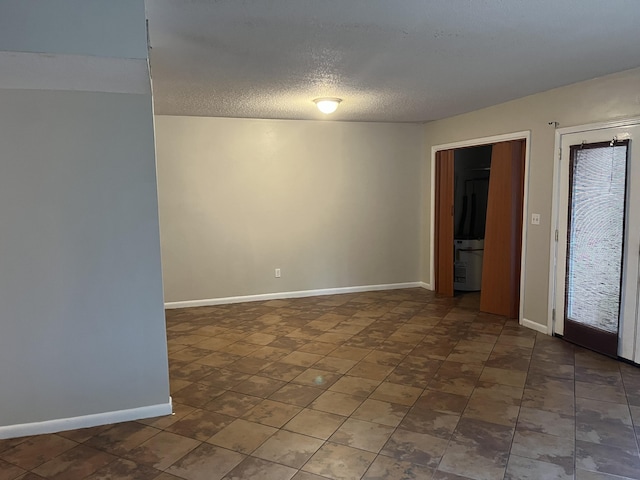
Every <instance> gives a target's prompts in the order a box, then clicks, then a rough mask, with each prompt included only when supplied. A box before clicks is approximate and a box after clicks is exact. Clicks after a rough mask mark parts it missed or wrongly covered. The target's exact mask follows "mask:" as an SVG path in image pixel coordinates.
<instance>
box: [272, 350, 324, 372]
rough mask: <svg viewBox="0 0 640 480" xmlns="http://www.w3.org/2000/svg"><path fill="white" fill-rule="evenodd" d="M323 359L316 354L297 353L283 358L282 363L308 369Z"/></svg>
mask: <svg viewBox="0 0 640 480" xmlns="http://www.w3.org/2000/svg"><path fill="white" fill-rule="evenodd" d="M322 358H323V356H322V355H316V354H315V353H306V352H300V351H295V352H291V353H290V354H289V355H287V356H286V357H283V358H282V359H281V360H280V362H281V363H288V364H290V365H297V366H299V367H307V368H308V367H310V366H311V365H313V364H314V363H316V362H317V361H318V360H320V359H322Z"/></svg>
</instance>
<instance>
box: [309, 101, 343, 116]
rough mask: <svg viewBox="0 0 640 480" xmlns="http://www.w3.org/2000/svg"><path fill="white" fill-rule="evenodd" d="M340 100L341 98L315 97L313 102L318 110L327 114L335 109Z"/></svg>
mask: <svg viewBox="0 0 640 480" xmlns="http://www.w3.org/2000/svg"><path fill="white" fill-rule="evenodd" d="M341 101H342V99H341V98H333V97H323V98H316V99H315V100H314V101H313V103H315V104H316V107H318V110H320V111H321V112H322V113H326V114H329V113H333V112H335V111H336V109H337V108H338V105H339V104H340V102H341Z"/></svg>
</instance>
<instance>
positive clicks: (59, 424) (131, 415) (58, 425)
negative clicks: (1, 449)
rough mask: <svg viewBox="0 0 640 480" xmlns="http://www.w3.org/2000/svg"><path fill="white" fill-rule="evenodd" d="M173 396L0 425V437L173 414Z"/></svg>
mask: <svg viewBox="0 0 640 480" xmlns="http://www.w3.org/2000/svg"><path fill="white" fill-rule="evenodd" d="M172 413H173V409H172V407H171V397H169V402H167V403H159V404H157V405H148V406H146V407H137V408H129V409H127V410H116V411H113V412H104V413H95V414H91V415H82V416H80V417H70V418H58V419H55V420H46V421H43V422H33V423H22V424H17V425H6V426H3V427H0V439H4V438H15V437H26V436H29V435H42V434H45V433H55V432H62V431H65V430H75V429H78V428H88V427H96V426H98V425H109V424H111V423H119V422H129V421H131V420H140V419H143V418H152V417H160V416H163V415H171V414H172Z"/></svg>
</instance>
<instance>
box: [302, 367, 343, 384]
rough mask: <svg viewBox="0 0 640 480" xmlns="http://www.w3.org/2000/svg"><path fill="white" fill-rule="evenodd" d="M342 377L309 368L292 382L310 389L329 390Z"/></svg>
mask: <svg viewBox="0 0 640 480" xmlns="http://www.w3.org/2000/svg"><path fill="white" fill-rule="evenodd" d="M340 377H341V375H340V374H339V373H335V372H329V371H327V370H320V369H317V368H307V369H306V370H305V371H303V372H302V373H301V374H300V375H298V376H297V377H295V378H294V379H293V380H291V382H292V383H298V384H300V385H306V386H308V387H314V388H321V389H327V388H329V387H331V385H333V384H334V383H335V382H337V381H338V379H339V378H340Z"/></svg>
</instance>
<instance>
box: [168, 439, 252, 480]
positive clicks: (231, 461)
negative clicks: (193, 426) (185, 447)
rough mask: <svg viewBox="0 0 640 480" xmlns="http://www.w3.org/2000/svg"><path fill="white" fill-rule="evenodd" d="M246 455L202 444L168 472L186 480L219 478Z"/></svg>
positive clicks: (216, 479) (213, 479)
mask: <svg viewBox="0 0 640 480" xmlns="http://www.w3.org/2000/svg"><path fill="white" fill-rule="evenodd" d="M244 459H245V456H244V455H242V454H240V453H237V452H232V451H231V450H227V449H225V448H220V447H215V446H213V445H209V444H206V443H204V444H202V445H200V446H199V447H197V448H195V449H194V450H192V451H191V452H189V453H188V454H187V455H185V456H184V457H182V458H181V459H180V460H179V461H178V462H176V463H174V464H173V465H172V466H171V467H169V468H168V469H167V473H170V474H172V475H176V476H178V477H180V478H184V479H186V480H219V479H221V478H222V477H224V476H225V475H226V474H227V473H229V472H230V471H231V470H233V468H235V466H236V465H238V464H239V463H240V462H242V461H243V460H244Z"/></svg>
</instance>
